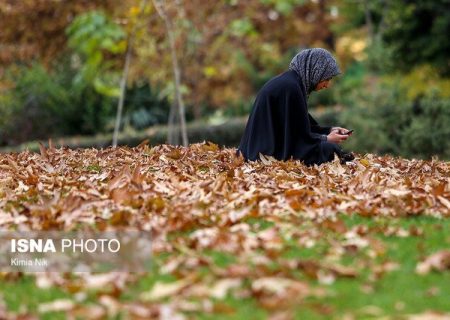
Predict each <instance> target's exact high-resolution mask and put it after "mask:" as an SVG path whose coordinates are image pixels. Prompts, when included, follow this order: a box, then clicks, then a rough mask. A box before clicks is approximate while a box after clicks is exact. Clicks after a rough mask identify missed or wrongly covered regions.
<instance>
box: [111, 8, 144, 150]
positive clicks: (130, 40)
mask: <svg viewBox="0 0 450 320" xmlns="http://www.w3.org/2000/svg"><path fill="white" fill-rule="evenodd" d="M146 4H147V0H142V1H141V8H140V11H139V17H140V15H142V14H143V12H144V9H145V5H146ZM139 17H138V19H137V21H136V24H135V25H134V26H133V30H132V31H131V33H130V36H129V37H128V42H127V52H126V54H125V66H124V68H123V73H122V78H121V79H120V96H119V103H118V105H117V114H116V123H115V125H114V134H113V141H112V146H113V148H115V147H117V140H118V138H119V131H120V123H121V122H122V111H123V104H124V101H125V90H126V87H127V79H128V71H129V70H130V63H131V50H132V47H133V40H134V36H135V34H136V29H137V24H138V22H139Z"/></svg>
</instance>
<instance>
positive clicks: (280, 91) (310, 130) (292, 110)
mask: <svg viewBox="0 0 450 320" xmlns="http://www.w3.org/2000/svg"><path fill="white" fill-rule="evenodd" d="M330 130H331V127H322V126H320V125H319V124H318V123H317V122H316V121H315V120H314V119H313V117H312V116H311V115H310V114H309V113H308V107H307V103H306V93H305V89H304V87H303V85H301V81H300V79H299V76H298V75H297V73H296V72H295V71H293V70H289V71H286V72H284V73H283V74H281V75H279V76H277V77H275V78H272V79H271V80H269V81H268V82H267V83H266V84H265V85H264V86H263V88H262V89H261V90H260V91H259V93H258V95H257V96H256V100H255V103H254V105H253V108H252V111H251V114H250V117H249V119H248V122H247V126H246V128H245V132H244V135H243V137H242V139H241V143H240V145H239V148H238V152H239V151H240V152H241V153H242V155H243V156H244V158H245V159H246V160H252V161H254V160H258V159H259V154H260V153H261V154H263V155H268V156H272V157H274V158H276V159H278V160H288V159H291V158H293V159H299V160H302V161H304V163H305V164H308V165H311V164H320V163H323V162H327V161H331V160H333V158H334V152H339V149H340V148H339V146H338V145H337V144H334V143H328V142H326V141H324V140H323V139H322V138H324V137H321V135H327V134H329V133H330Z"/></svg>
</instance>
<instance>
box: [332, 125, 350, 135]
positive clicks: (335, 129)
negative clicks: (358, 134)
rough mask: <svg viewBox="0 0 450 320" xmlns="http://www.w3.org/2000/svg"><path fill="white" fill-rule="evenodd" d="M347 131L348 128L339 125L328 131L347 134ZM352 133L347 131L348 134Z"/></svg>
mask: <svg viewBox="0 0 450 320" xmlns="http://www.w3.org/2000/svg"><path fill="white" fill-rule="evenodd" d="M349 131H350V130H348V129H345V128H341V127H332V128H331V131H330V133H333V132H335V133H337V134H341V135H347V133H348V132H349ZM352 134H353V132H350V133H348V135H350V136H351V135H352Z"/></svg>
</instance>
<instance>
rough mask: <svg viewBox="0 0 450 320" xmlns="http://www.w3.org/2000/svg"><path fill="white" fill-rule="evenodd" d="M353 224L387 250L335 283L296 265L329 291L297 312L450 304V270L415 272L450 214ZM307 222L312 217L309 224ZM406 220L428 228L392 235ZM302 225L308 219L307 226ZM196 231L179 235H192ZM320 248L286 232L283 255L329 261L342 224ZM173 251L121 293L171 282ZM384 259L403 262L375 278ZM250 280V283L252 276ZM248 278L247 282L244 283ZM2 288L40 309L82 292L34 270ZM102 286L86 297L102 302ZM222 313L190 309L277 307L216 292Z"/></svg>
mask: <svg viewBox="0 0 450 320" xmlns="http://www.w3.org/2000/svg"><path fill="white" fill-rule="evenodd" d="M342 220H343V221H344V223H345V225H346V226H347V228H351V227H355V226H367V230H368V231H367V232H368V234H367V235H366V236H367V237H370V238H373V239H377V240H380V241H381V242H382V243H383V244H384V245H385V247H386V251H385V253H384V254H382V255H380V256H377V257H369V256H368V251H367V250H365V249H361V250H358V251H357V252H346V253H344V254H343V255H342V257H341V260H340V263H341V264H342V265H347V266H358V265H364V266H365V267H363V268H360V269H359V270H358V271H359V273H358V275H357V276H356V277H355V278H339V277H338V278H337V279H336V281H335V282H334V283H332V284H330V285H325V284H319V283H318V281H317V279H313V278H311V277H308V276H306V275H305V274H303V273H302V272H301V271H298V270H295V271H292V274H291V276H292V277H293V278H298V279H299V280H301V281H306V282H308V284H309V285H310V286H311V287H313V288H323V289H324V291H325V292H326V295H325V296H324V297H308V298H306V299H304V300H301V301H299V302H298V303H297V304H296V305H294V307H293V308H292V313H293V314H294V315H295V318H297V319H330V318H331V319H340V318H342V317H344V315H346V314H351V315H353V316H354V317H356V318H357V319H372V318H379V317H385V316H389V317H391V318H398V317H400V318H401V316H402V315H406V314H417V313H422V312H425V311H428V310H433V311H441V312H450V303H449V298H448V297H450V272H449V271H444V272H435V271H432V272H430V273H429V274H426V275H418V274H416V272H415V268H416V265H417V263H418V262H419V261H421V260H422V259H423V258H424V257H426V256H428V255H430V254H432V253H434V252H436V251H439V250H442V249H448V248H449V247H450V221H449V220H448V219H447V220H445V219H436V218H431V217H410V218H398V219H393V218H364V217H360V216H358V215H353V216H351V217H342ZM248 223H249V224H251V225H252V226H254V227H255V228H257V229H258V230H263V229H266V228H268V227H271V226H273V225H274V223H273V222H270V221H264V220H260V221H258V219H253V220H250V221H248ZM303 227H304V228H307V227H308V225H307V224H305V226H303ZM387 227H389V228H396V227H399V228H400V227H401V228H403V229H405V230H409V229H410V228H418V229H420V230H421V232H422V233H421V234H419V235H415V236H414V235H413V236H407V237H401V236H398V235H385V234H384V232H385V230H386V228H387ZM299 228H301V226H299ZM188 234H189V233H185V234H180V235H178V236H181V237H187V236H189V235H188ZM323 234H324V236H323V237H322V238H321V239H318V241H317V243H316V245H315V246H314V247H312V248H300V247H298V246H296V243H295V241H293V240H292V239H286V240H285V243H284V248H283V250H282V252H281V255H280V259H304V260H308V259H309V260H316V261H321V258H322V257H323V256H325V255H326V254H327V253H328V252H329V250H330V241H331V240H336V241H340V240H342V239H343V235H342V234H339V233H337V232H334V231H326V230H324V232H323ZM201 254H202V255H205V256H207V257H209V258H210V259H211V260H212V261H213V263H214V265H215V266H217V267H218V268H226V267H228V266H229V265H231V264H236V263H241V262H240V261H238V260H237V258H236V257H235V256H233V255H231V254H228V253H224V252H220V251H215V250H205V251H203V252H201ZM170 257H171V255H169V254H165V255H161V256H159V257H155V259H154V263H153V265H152V271H151V272H149V273H148V274H147V275H146V276H144V277H142V278H141V279H140V281H139V282H136V283H133V284H130V285H129V286H128V288H127V290H125V291H124V292H123V293H122V295H121V297H120V300H121V301H134V300H137V299H138V298H139V295H140V293H141V292H144V291H148V290H150V289H151V288H152V286H153V285H154V283H155V282H156V281H164V282H171V281H174V280H176V277H174V276H172V275H163V274H160V272H159V268H160V266H162V265H163V264H164V261H166V260H167V259H168V258H170ZM278 262H279V261H276V260H274V262H273V264H271V265H270V268H271V270H272V271H273V272H277V270H278V269H279V268H281V267H280V265H279V263H278ZM384 262H395V263H398V264H399V268H398V269H397V270H394V271H389V272H385V273H384V274H383V275H381V276H380V277H379V278H373V272H372V270H370V268H371V267H373V266H377V265H378V266H379V265H381V264H382V263H384ZM210 272H211V271H210V270H209V269H208V268H207V267H202V269H201V270H199V275H200V277H201V278H206V277H208V275H209V273H210ZM246 285H249V284H246ZM244 286H245V285H244ZM0 294H1V295H2V296H3V298H4V301H5V302H6V304H7V308H8V310H11V311H15V312H17V311H19V310H24V309H26V310H29V311H31V312H33V313H35V312H37V307H38V305H39V304H40V303H45V302H49V301H52V300H54V299H60V298H70V299H74V297H73V295H72V294H70V293H68V292H66V291H65V290H64V289H62V288H57V287H51V288H49V289H41V288H38V287H37V286H36V284H35V281H34V278H33V277H32V276H29V275H26V276H24V277H21V278H19V279H16V280H0ZM95 299H96V297H95V292H94V293H92V295H90V296H89V298H88V299H87V300H86V302H83V303H91V302H95ZM213 304H214V313H213V314H207V313H200V312H198V313H195V312H194V313H187V315H188V316H192V317H194V318H198V319H230V318H233V319H264V318H267V316H268V315H269V314H270V310H266V309H265V308H264V307H263V306H262V305H261V304H260V302H259V301H258V300H257V299H255V298H254V297H251V296H250V297H243V298H236V297H233V296H232V295H230V294H229V295H228V296H227V297H226V298H225V299H222V300H213ZM41 318H42V319H64V315H63V314H61V313H48V314H44V315H41Z"/></svg>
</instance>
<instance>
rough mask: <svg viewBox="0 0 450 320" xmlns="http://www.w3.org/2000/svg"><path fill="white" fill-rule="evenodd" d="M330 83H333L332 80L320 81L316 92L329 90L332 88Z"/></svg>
mask: <svg viewBox="0 0 450 320" xmlns="http://www.w3.org/2000/svg"><path fill="white" fill-rule="evenodd" d="M330 82H331V79H326V80H322V81H320V82H319V83H318V84H317V86H316V88H315V90H316V91H319V90H322V89H325V88H328V87H329V86H330Z"/></svg>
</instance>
